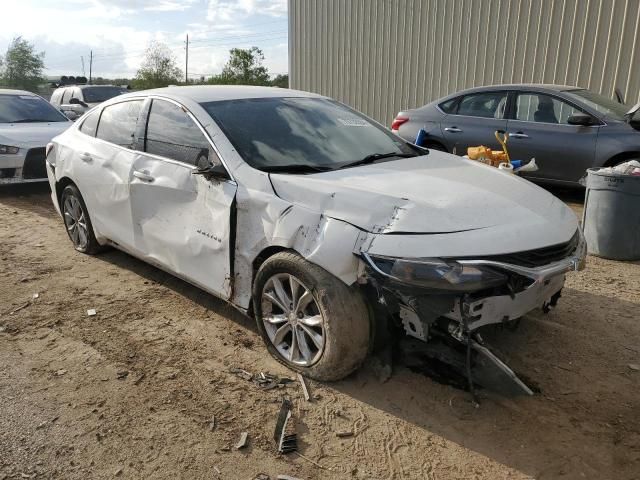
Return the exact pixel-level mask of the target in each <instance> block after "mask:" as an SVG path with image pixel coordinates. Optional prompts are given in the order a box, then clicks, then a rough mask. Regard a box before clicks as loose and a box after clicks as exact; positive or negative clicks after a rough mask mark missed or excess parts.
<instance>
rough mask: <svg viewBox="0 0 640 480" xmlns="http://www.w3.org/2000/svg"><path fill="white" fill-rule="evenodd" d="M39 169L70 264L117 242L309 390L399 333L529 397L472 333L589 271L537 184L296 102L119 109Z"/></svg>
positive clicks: (569, 223) (253, 90)
mask: <svg viewBox="0 0 640 480" xmlns="http://www.w3.org/2000/svg"><path fill="white" fill-rule="evenodd" d="M47 165H48V175H49V181H50V183H51V188H52V192H53V193H52V198H53V202H54V204H55V205H56V207H57V208H58V210H59V212H60V214H61V215H62V217H63V219H64V223H65V226H66V229H67V232H68V233H69V237H70V239H71V241H72V242H73V244H74V246H75V248H76V249H77V250H78V251H80V252H84V253H88V254H93V253H96V252H98V251H99V250H100V249H101V247H103V246H106V245H111V246H115V247H117V248H119V249H122V250H124V251H125V252H128V253H130V254H131V255H134V256H136V257H138V258H141V259H142V260H144V261H147V262H149V263H151V264H153V265H156V266H158V267H159V268H161V269H164V270H166V271H168V272H170V273H172V274H174V275H176V276H178V277H180V278H183V279H184V280H186V281H188V282H190V283H192V284H194V285H196V286H198V287H201V288H202V289H204V290H206V291H208V292H210V293H212V294H214V295H216V296H218V297H220V298H223V299H225V300H227V301H229V302H230V303H231V304H233V305H234V306H235V307H237V308H239V309H241V310H242V311H245V312H248V313H250V314H253V315H254V316H255V318H256V321H257V325H258V329H259V331H260V333H261V335H262V337H263V338H264V341H265V343H266V345H267V347H268V349H269V351H270V352H271V354H272V355H274V356H275V357H276V358H277V359H278V360H280V361H281V362H283V363H284V364H286V365H288V366H289V367H291V368H293V369H294V370H297V371H300V372H302V373H303V374H305V375H308V376H309V377H311V378H315V379H321V380H336V379H340V378H343V377H345V376H346V375H348V374H349V373H351V372H352V371H354V370H355V369H357V368H358V366H359V365H360V364H361V363H362V362H363V360H364V359H365V357H366V356H367V354H368V353H369V352H370V349H371V348H372V345H373V343H374V339H382V341H384V340H385V339H386V338H387V337H390V336H391V335H392V333H393V332H395V331H400V332H403V335H405V334H406V335H408V336H411V337H415V338H417V339H419V340H422V341H424V342H426V343H425V345H429V344H432V343H433V344H437V345H440V346H439V347H438V348H436V349H435V351H436V353H435V355H436V356H439V357H440V358H441V359H443V358H444V359H445V360H446V359H449V361H451V362H452V363H456V362H458V363H460V360H459V359H460V358H462V359H463V364H464V359H465V356H464V355H465V354H464V352H465V351H466V361H467V367H468V368H467V372H468V373H471V371H475V372H477V374H478V375H480V374H482V370H483V369H485V370H486V367H487V365H490V367H491V368H490V369H492V372H493V373H492V372H490V375H489V376H491V375H495V372H496V371H497V372H498V375H503V376H505V375H506V376H507V377H508V378H510V379H511V380H512V383H513V384H514V385H516V387H515V388H516V389H518V388H519V389H520V390H522V391H524V392H527V393H530V390H529V389H528V388H527V387H526V385H524V383H522V382H521V381H520V380H519V379H518V378H517V377H516V376H515V374H513V372H511V370H510V369H509V368H508V367H507V366H506V365H504V364H503V363H502V362H501V361H500V360H498V359H497V358H496V357H495V356H494V355H493V354H492V353H491V351H490V350H488V349H487V348H486V347H485V346H484V345H483V344H482V340H481V337H480V336H479V334H478V329H479V328H480V327H482V326H484V325H488V324H495V323H508V322H513V321H515V320H517V319H519V318H520V317H522V316H523V315H525V314H526V313H527V312H529V311H531V310H532V309H535V308H540V307H545V308H546V307H548V306H550V305H553V304H555V302H556V301H557V299H558V297H559V295H560V291H561V289H562V287H563V284H564V281H565V274H566V273H567V272H568V271H571V270H577V269H580V268H582V265H583V262H584V257H585V243H584V239H583V236H582V233H581V231H580V228H579V226H578V222H577V219H576V217H575V215H574V214H573V213H572V212H571V210H570V209H569V208H568V207H567V206H565V205H564V204H563V203H562V202H561V201H560V200H558V199H556V198H555V197H554V196H552V195H550V194H549V193H547V192H546V191H544V190H542V189H541V188H539V187H537V186H535V185H533V184H531V183H529V182H527V181H525V180H522V179H520V178H517V177H516V176H513V175H509V174H505V173H503V172H501V171H498V170H497V169H494V168H491V167H488V166H485V165H482V164H480V163H478V162H471V161H467V160H464V159H461V158H459V157H456V156H453V155H449V154H446V153H442V152H437V151H427V150H424V149H422V148H420V147H416V146H415V145H412V144H409V143H407V142H405V141H404V140H402V139H401V138H399V137H397V136H396V135H394V134H392V133H391V132H390V131H388V130H386V129H385V128H384V127H382V126H380V125H379V124H377V123H375V122H374V121H372V120H370V119H368V118H367V117H365V116H364V115H362V114H360V113H358V112H356V111H354V110H352V109H350V108H348V107H346V106H344V105H342V104H340V103H338V102H336V101H333V100H331V99H329V98H326V97H322V96H319V95H314V94H309V93H304V92H298V91H293V90H285V89H278V88H264V87H236V86H233V87H223V86H202V87H200V86H198V87H196V86H192V87H169V88H164V89H158V90H149V91H145V92H138V93H132V94H127V95H123V96H119V97H117V98H115V99H112V100H110V101H108V102H106V103H104V104H102V105H100V106H99V107H97V108H95V109H94V110H92V111H90V112H89V113H87V114H86V115H84V117H82V118H81V119H80V120H79V121H78V122H76V124H75V125H74V126H73V127H72V128H70V129H69V130H68V131H66V132H65V133H63V134H62V135H60V136H58V137H56V138H55V139H54V141H53V142H52V143H51V144H50V145H49V146H48V150H47ZM443 345H444V346H446V348H444V349H443V348H441V347H442V346H443ZM456 351H458V352H462V357H456V356H455V355H451V354H450V353H446V352H456ZM438 352H441V353H438ZM442 352H445V353H442ZM456 355H457V354H456Z"/></svg>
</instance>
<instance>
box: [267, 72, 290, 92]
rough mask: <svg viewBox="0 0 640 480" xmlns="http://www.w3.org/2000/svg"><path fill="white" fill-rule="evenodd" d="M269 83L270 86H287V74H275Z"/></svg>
mask: <svg viewBox="0 0 640 480" xmlns="http://www.w3.org/2000/svg"><path fill="white" fill-rule="evenodd" d="M270 83H271V86H272V87H280V88H289V74H288V73H285V74H284V75H282V74H280V75H276V76H275V77H274V78H273V80H271V82H270Z"/></svg>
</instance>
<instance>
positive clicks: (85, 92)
mask: <svg viewBox="0 0 640 480" xmlns="http://www.w3.org/2000/svg"><path fill="white" fill-rule="evenodd" d="M126 92H127V90H126V89H124V88H122V87H85V88H83V89H82V96H83V97H84V101H85V102H87V103H99V102H105V101H107V100H109V99H110V98H113V97H117V96H118V95H122V94H123V93H126Z"/></svg>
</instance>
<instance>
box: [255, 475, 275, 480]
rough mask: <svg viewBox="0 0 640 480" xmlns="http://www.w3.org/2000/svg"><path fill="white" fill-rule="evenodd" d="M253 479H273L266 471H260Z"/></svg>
mask: <svg viewBox="0 0 640 480" xmlns="http://www.w3.org/2000/svg"><path fill="white" fill-rule="evenodd" d="M253 480H271V477H270V476H269V475H267V474H266V473H259V474H257V475H256V476H255V477H253Z"/></svg>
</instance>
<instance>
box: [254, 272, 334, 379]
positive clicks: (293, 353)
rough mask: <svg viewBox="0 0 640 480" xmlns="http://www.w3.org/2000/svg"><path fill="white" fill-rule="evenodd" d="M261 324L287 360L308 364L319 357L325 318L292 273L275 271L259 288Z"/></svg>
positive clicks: (305, 365)
mask: <svg viewBox="0 0 640 480" xmlns="http://www.w3.org/2000/svg"><path fill="white" fill-rule="evenodd" d="M261 320H262V323H263V325H264V328H265V331H266V332H267V336H268V337H269V340H270V341H271V343H272V344H273V346H274V347H275V348H276V350H277V351H278V353H279V354H280V355H281V356H282V357H283V358H284V359H285V360H287V361H289V362H291V363H294V364H296V365H299V366H303V367H308V366H311V365H313V364H314V363H315V362H317V361H318V360H319V359H320V357H321V356H322V351H323V349H324V344H325V330H324V317H323V316H322V312H321V311H320V309H319V308H318V304H317V303H316V300H315V299H314V298H313V294H312V293H311V291H310V290H309V289H308V288H307V287H306V286H305V285H304V284H303V283H302V282H301V281H300V280H298V279H297V278H296V277H295V276H294V275H291V274H289V273H278V274H276V275H273V276H272V277H271V278H269V280H267V282H266V283H265V285H264V287H263V289H262V319H261Z"/></svg>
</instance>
